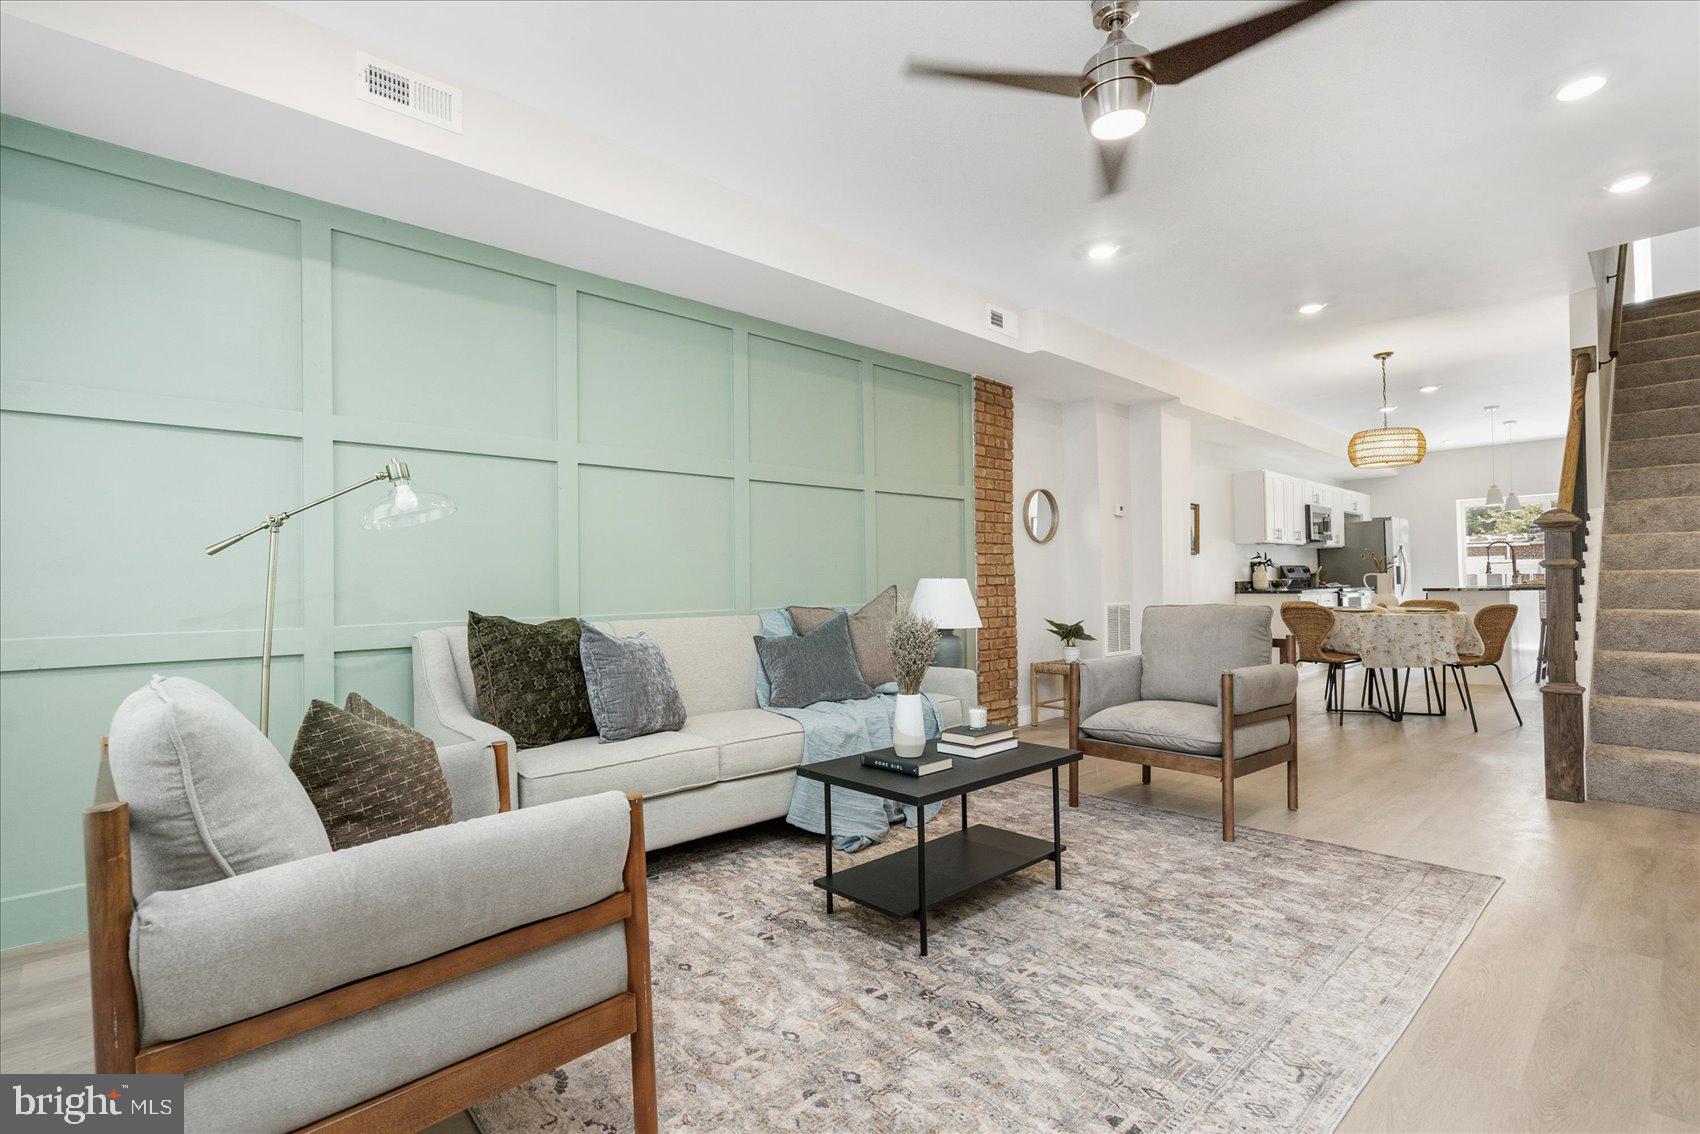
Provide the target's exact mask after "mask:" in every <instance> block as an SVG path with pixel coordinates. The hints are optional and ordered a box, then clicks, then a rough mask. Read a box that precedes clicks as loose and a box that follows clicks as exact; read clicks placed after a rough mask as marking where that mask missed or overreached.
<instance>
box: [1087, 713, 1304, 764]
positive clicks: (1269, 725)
mask: <svg viewBox="0 0 1700 1134" xmlns="http://www.w3.org/2000/svg"><path fill="white" fill-rule="evenodd" d="M1080 731H1081V732H1083V733H1085V734H1086V735H1087V736H1090V737H1092V738H1094V739H1096V740H1108V741H1111V742H1112V743H1115V744H1132V745H1136V746H1138V747H1140V748H1158V749H1161V750H1163V751H1165V752H1185V753H1189V754H1191V755H1193V756H1216V757H1220V756H1221V755H1222V710H1221V709H1219V708H1217V707H1216V706H1214V705H1198V704H1194V703H1193V702H1191V701H1133V702H1130V703H1128V704H1125V705H1112V706H1110V707H1109V708H1107V709H1102V710H1100V711H1098V712H1096V713H1094V714H1092V716H1090V717H1087V718H1086V720H1085V721H1083V722H1081V725H1080ZM1291 738H1292V731H1291V729H1290V728H1289V727H1288V724H1287V720H1286V718H1284V717H1283V718H1279V719H1276V720H1272V721H1259V722H1258V723H1257V724H1254V725H1246V726H1245V727H1243V728H1239V729H1236V730H1235V731H1234V755H1235V756H1252V755H1255V754H1256V753H1259V752H1267V751H1269V749H1271V748H1279V747H1281V745H1283V744H1285V743H1287V741H1288V740H1290V739H1291Z"/></svg>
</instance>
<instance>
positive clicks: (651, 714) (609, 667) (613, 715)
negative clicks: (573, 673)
mask: <svg viewBox="0 0 1700 1134" xmlns="http://www.w3.org/2000/svg"><path fill="white" fill-rule="evenodd" d="M579 654H580V656H581V657H582V658H583V659H584V678H585V683H586V685H588V686H589V688H590V707H591V710H592V711H593V712H594V713H595V714H596V731H597V732H599V733H601V734H602V742H603V743H604V744H608V743H612V742H614V741H620V740H631V739H632V738H634V737H638V736H648V735H649V734H650V733H654V732H675V731H677V730H678V729H680V728H682V727H684V724H685V702H684V699H683V698H681V697H680V696H679V687H678V685H677V684H675V683H674V681H673V668H672V667H671V666H670V665H668V664H667V656H666V655H665V654H663V653H662V652H661V647H660V646H659V645H657V644H656V643H655V642H654V641H652V640H651V639H650V637H649V635H648V634H645V633H643V632H641V631H640V632H639V633H637V634H635V635H633V636H632V637H630V638H623V637H621V636H619V635H617V634H609V633H606V632H604V631H602V630H599V629H597V628H596V627H594V626H586V627H584V628H583V632H582V633H581V634H580V636H579Z"/></svg>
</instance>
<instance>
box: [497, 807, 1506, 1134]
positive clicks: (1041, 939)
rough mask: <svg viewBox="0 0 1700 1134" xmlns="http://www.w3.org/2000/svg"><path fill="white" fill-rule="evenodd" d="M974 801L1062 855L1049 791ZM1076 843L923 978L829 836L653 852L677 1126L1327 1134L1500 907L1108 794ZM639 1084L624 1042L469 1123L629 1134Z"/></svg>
mask: <svg viewBox="0 0 1700 1134" xmlns="http://www.w3.org/2000/svg"><path fill="white" fill-rule="evenodd" d="M970 802H971V808H972V811H973V814H972V815H971V819H972V820H973V821H976V822H986V823H992V824H995V825H997V826H1002V827H1007V828H1009V829H1011V830H1018V831H1026V832H1028V833H1030V834H1034V835H1039V836H1045V835H1048V834H1049V833H1050V814H1049V812H1050V795H1049V791H1048V790H1047V789H1042V788H1040V787H1037V786H1034V785H1029V784H1006V785H1003V786H1002V787H998V788H992V789H988V790H986V791H982V792H978V793H976V794H975V795H974V796H973V798H972V800H971V801H970ZM955 821H956V812H955V809H954V807H947V808H946V809H945V811H944V812H943V813H941V815H940V816H939V819H938V820H936V821H935V823H936V824H938V826H937V827H934V829H935V830H937V831H938V833H940V834H942V833H944V830H947V829H949V828H950V827H951V826H952V825H953V824H954V822H955ZM929 827H933V825H932V824H929ZM1063 839H1064V842H1065V843H1066V844H1067V845H1068V851H1067V853H1066V854H1065V855H1064V856H1063V863H1064V877H1063V884H1064V886H1065V889H1063V890H1062V891H1057V890H1054V889H1052V888H1051V868H1050V864H1049V863H1041V864H1040V865H1038V866H1034V867H1031V868H1029V869H1028V870H1026V871H1024V872H1022V873H1021V874H1018V875H1016V876H1014V877H1012V878H1009V879H1005V880H1004V881H1002V882H999V883H996V884H994V885H992V886H989V887H986V888H984V889H982V890H979V891H975V892H973V893H971V894H969V895H966V896H964V897H962V898H960V899H958V900H956V901H955V902H952V903H950V904H948V905H946V906H943V907H941V908H939V909H937V910H935V911H934V913H933V916H932V920H931V931H932V932H931V942H930V956H928V957H927V958H926V959H924V960H923V959H922V958H920V957H919V956H918V955H917V949H916V934H915V925H914V922H913V921H906V922H898V921H896V920H893V919H889V918H886V917H885V916H884V915H881V914H876V913H872V912H869V911H866V910H863V909H861V908H859V907H856V906H854V905H853V904H851V903H847V902H842V901H841V902H840V903H839V907H838V912H837V913H836V914H834V915H832V916H830V917H829V916H828V915H827V913H826V908H825V902H824V899H823V896H822V894H821V892H820V891H819V890H817V889H815V887H814V886H813V885H811V882H812V880H813V879H814V878H815V877H816V876H817V875H818V874H819V873H820V871H821V864H822V863H821V859H822V848H821V841H820V839H818V838H816V837H814V836H809V835H805V834H803V833H802V832H799V831H795V830H793V829H791V828H787V827H782V826H778V825H766V826H760V827H754V828H749V829H747V830H745V831H741V832H735V833H733V834H730V835H726V836H722V837H720V838H716V839H712V840H707V841H704V842H701V843H697V844H694V845H692V846H688V847H683V848H679V849H678V850H676V851H663V852H661V853H659V854H657V855H654V856H652V858H651V865H650V882H649V901H650V926H651V950H652V963H653V968H654V975H655V1026H656V1049H657V1060H658V1075H659V1081H660V1097H661V1124H662V1127H663V1128H664V1129H669V1130H713V1131H732V1130H737V1131H756V1130H805V1131H861V1132H867V1134H875V1132H884V1131H939V1130H973V1131H977V1130H988V1131H989V1130H1070V1131H1089V1130H1090V1131H1106V1132H1140V1134H1155V1132H1158V1131H1206V1130H1210V1131H1214V1130H1252V1129H1255V1130H1303V1131H1326V1130H1331V1129H1332V1128H1333V1127H1334V1126H1335V1125H1336V1124H1337V1123H1338V1122H1339V1121H1340V1119H1341V1118H1342V1117H1343V1116H1344V1115H1345V1113H1346V1110H1347V1108H1348V1107H1350V1105H1351V1103H1352V1100H1353V1099H1354V1098H1355V1097H1356V1096H1357V1093H1358V1091H1359V1090H1360V1089H1362V1087H1363V1085H1364V1083H1366V1082H1367V1081H1368V1080H1369V1077H1370V1075H1371V1074H1372V1073H1373V1072H1374V1071H1375V1068H1376V1066H1377V1065H1378V1064H1379V1063H1380V1062H1381V1059H1382V1057H1383V1056H1385V1055H1386V1053H1387V1051H1388V1049H1389V1048H1391V1047H1392V1046H1393V1043H1394V1041H1396V1040H1397V1039H1398V1038H1399V1035H1400V1033H1401V1032H1403V1031H1404V1029H1405V1025H1406V1024H1407V1023H1408V1022H1409V1021H1410V1019H1411V1016H1412V1015H1413V1014H1414V1013H1415V1012H1416V1010H1417V1008H1418V1006H1419V1005H1421V1004H1422V1002H1423V999H1424V998H1425V997H1426V996H1427V995H1428V992H1429V990H1430V988H1432V987H1433V985H1434V982H1435V980H1436V979H1437V978H1438V977H1439V976H1440V973H1441V970H1443V969H1444V968H1445V967H1446V964H1447V962H1448V961H1449V960H1450V959H1451V957H1452V954H1453V952H1454V951H1455V950H1456V949H1457V948H1458V946H1459V945H1460V944H1461V943H1462V942H1463V940H1464V938H1465V936H1466V935H1468V933H1469V932H1470V928H1471V926H1473V925H1474V924H1475V921H1476V918H1477V916H1478V915H1479V914H1480V913H1481V911H1482V909H1483V908H1484V907H1485V906H1486V905H1487V902H1488V899H1489V898H1490V897H1491V896H1492V895H1493V892H1494V890H1496V889H1497V888H1498V886H1499V880H1498V879H1496V878H1490V877H1486V876H1484V875H1479V874H1470V873H1466V872H1464V871H1458V870H1450V869H1446V868H1444V867H1439V866H1431V865H1429V864H1427V863H1421V862H1411V861H1408V860H1406V859H1399V858H1388V857H1386V856H1383V855H1377V854H1370V853H1367V852H1364V851H1357V850H1351V849H1348V848H1345V847H1339V846H1333V845H1331V844H1328V843H1319V842H1314V841H1311V840H1308V839H1299V838H1292V837H1290V836H1285V835H1276V834H1270V833H1268V832H1264V831H1255V830H1250V829H1247V828H1245V827H1241V828H1240V831H1239V841H1238V842H1237V843H1235V844H1233V845H1228V844H1224V843H1223V842H1222V841H1221V836H1220V828H1219V827H1218V825H1217V824H1216V823H1215V822H1214V821H1205V820H1201V819H1195V818H1191V817H1189V816H1184V815H1176V814H1173V813H1170V812H1166V811H1157V810H1154V809H1152V808H1147V807H1141V806H1138V805H1135V804H1128V803H1121V802H1117V801H1114V800H1106V799H1096V798H1092V797H1085V798H1083V799H1082V800H1081V806H1080V808H1079V809H1078V810H1072V811H1071V810H1070V809H1069V808H1067V807H1066V806H1065V807H1064V808H1063ZM912 843H913V832H910V831H902V830H894V831H893V832H892V836H891V837H890V838H889V839H887V840H886V842H885V843H883V844H881V845H880V846H878V847H876V848H873V849H872V850H870V851H867V852H864V853H863V854H862V855H858V856H856V857H855V861H865V860H866V858H867V857H869V856H871V855H877V854H888V853H891V852H892V851H894V850H898V849H901V848H902V847H904V846H909V845H912ZM850 864H852V863H851V860H850V858H849V857H848V856H843V855H841V856H839V859H838V865H839V867H840V868H843V867H844V866H846V865H850ZM629 1067H630V1064H629V1063H628V1061H627V1047H626V1045H625V1044H624V1043H619V1044H614V1045H612V1046H610V1047H607V1048H604V1049H602V1050H600V1051H597V1052H595V1053H593V1054H592V1055H590V1056H587V1057H586V1058H584V1059H581V1060H578V1061H577V1062H575V1063H571V1064H568V1065H567V1066H566V1067H563V1068H561V1069H559V1070H557V1071H554V1072H552V1073H551V1074H549V1075H544V1076H541V1077H539V1078H537V1079H534V1080H532V1081H531V1082H529V1083H526V1084H525V1085H524V1086H521V1087H519V1088H516V1089H515V1090H512V1091H509V1092H507V1093H506V1094H504V1095H501V1096H499V1097H497V1098H495V1099H492V1100H491V1101H490V1102H488V1103H485V1104H484V1105H482V1106H480V1107H478V1108H477V1109H476V1112H475V1113H476V1116H477V1118H478V1119H479V1122H480V1124H481V1125H482V1126H483V1127H484V1129H485V1130H486V1131H487V1132H488V1134H529V1132H532V1131H550V1132H560V1131H583V1130H609V1131H613V1130H629V1129H631V1109H630V1108H631V1094H630V1085H629V1084H630V1078H629V1075H630V1071H629Z"/></svg>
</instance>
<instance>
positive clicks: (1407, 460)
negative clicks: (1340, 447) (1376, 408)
mask: <svg viewBox="0 0 1700 1134" xmlns="http://www.w3.org/2000/svg"><path fill="white" fill-rule="evenodd" d="M1375 357H1376V359H1377V361H1379V362H1380V363H1381V428H1380V429H1360V430H1358V431H1357V432H1356V433H1354V434H1352V439H1351V441H1350V442H1348V443H1347V445H1346V456H1347V457H1348V458H1350V459H1351V462H1352V467H1353V468H1358V469H1402V468H1404V467H1405V466H1406V465H1414V464H1418V463H1420V462H1421V461H1422V459H1423V457H1424V456H1426V455H1427V454H1428V438H1426V437H1424V436H1423V431H1422V430H1420V429H1418V428H1417V427H1416V426H1414V425H1399V426H1390V425H1388V424H1387V415H1388V414H1389V413H1390V412H1392V411H1393V410H1394V409H1395V408H1397V407H1395V406H1394V405H1393V404H1392V403H1391V402H1389V401H1388V400H1387V360H1388V359H1390V358H1392V357H1393V352H1392V351H1390V350H1384V351H1381V352H1379V353H1378V354H1377V355H1376V356H1375Z"/></svg>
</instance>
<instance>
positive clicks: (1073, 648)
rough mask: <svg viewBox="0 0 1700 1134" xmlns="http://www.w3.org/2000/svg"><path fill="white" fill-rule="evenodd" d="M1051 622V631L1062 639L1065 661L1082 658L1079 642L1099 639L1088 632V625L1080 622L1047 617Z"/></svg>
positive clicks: (1047, 620) (1075, 660)
mask: <svg viewBox="0 0 1700 1134" xmlns="http://www.w3.org/2000/svg"><path fill="white" fill-rule="evenodd" d="M1045 621H1046V622H1049V623H1050V624H1051V633H1053V634H1055V635H1056V636H1057V637H1058V638H1061V639H1062V644H1063V661H1065V662H1077V661H1079V660H1080V647H1079V646H1078V645H1076V644H1075V643H1077V642H1096V641H1097V640H1098V639H1096V638H1094V637H1093V636H1092V635H1090V634H1088V633H1087V632H1086V626H1085V624H1083V623H1080V622H1058V621H1057V620H1056V619H1054V618H1047V619H1045Z"/></svg>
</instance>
